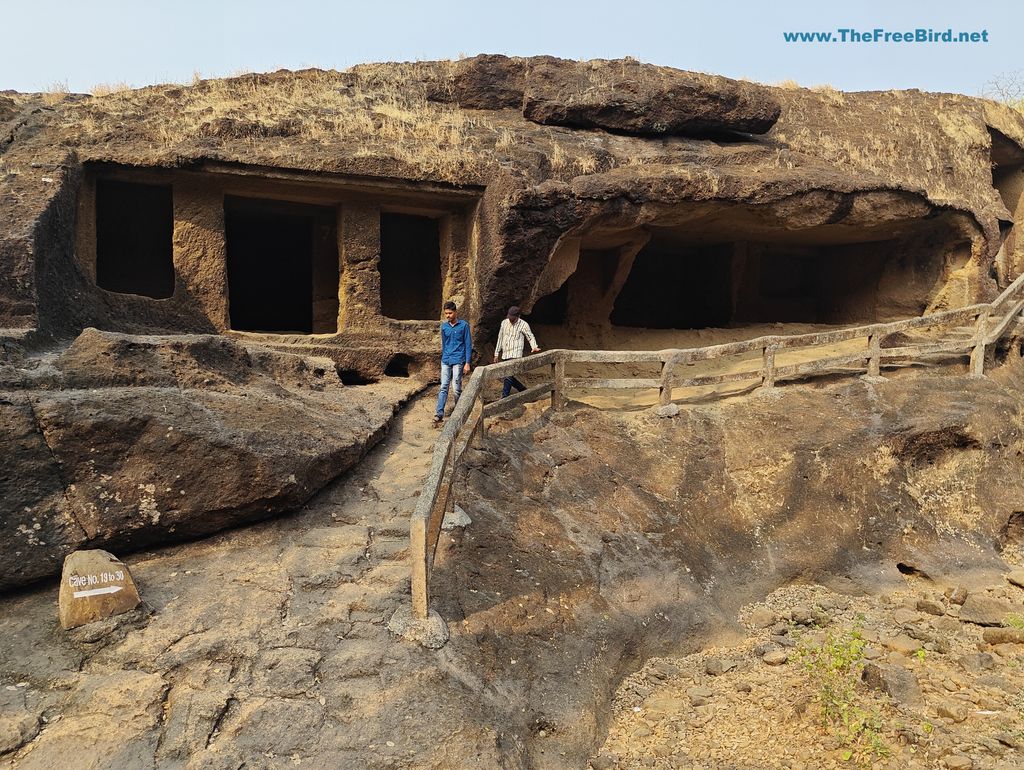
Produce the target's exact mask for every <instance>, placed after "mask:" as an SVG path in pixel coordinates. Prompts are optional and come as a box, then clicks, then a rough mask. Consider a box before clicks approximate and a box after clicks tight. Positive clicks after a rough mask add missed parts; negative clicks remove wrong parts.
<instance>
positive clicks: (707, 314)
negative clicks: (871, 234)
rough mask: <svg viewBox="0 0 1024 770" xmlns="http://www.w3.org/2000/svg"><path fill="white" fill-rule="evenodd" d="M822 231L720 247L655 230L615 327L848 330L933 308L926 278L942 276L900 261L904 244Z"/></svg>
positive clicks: (621, 295)
mask: <svg viewBox="0 0 1024 770" xmlns="http://www.w3.org/2000/svg"><path fill="white" fill-rule="evenodd" d="M758 234H761V233H758ZM821 234H822V233H819V237H820V241H818V242H816V239H815V238H814V237H813V236H806V237H805V238H803V239H800V240H798V239H796V238H793V237H790V239H787V238H786V234H785V233H774V234H772V236H770V237H769V238H765V239H764V240H761V239H759V240H756V241H755V240H751V241H735V240H728V241H719V240H717V239H716V238H715V234H714V233H713V232H709V233H702V236H701V234H695V233H690V232H686V231H682V230H680V229H675V228H653V230H652V232H651V237H650V240H649V241H648V243H647V244H646V245H645V246H644V247H643V248H642V249H640V251H639V252H638V253H637V255H636V257H635V259H634V261H633V265H632V268H631V269H630V271H629V276H628V279H627V280H626V282H625V284H624V285H623V287H622V290H621V291H620V292H618V295H617V297H616V298H615V300H614V303H613V306H612V309H611V313H610V317H609V318H608V322H609V323H610V325H612V326H620V327H643V328H649V329H709V328H723V327H735V326H750V325H758V324H821V325H831V324H844V325H846V324H857V323H871V322H874V320H879V319H881V316H883V315H894V316H904V315H916V314H920V313H921V312H923V311H924V310H925V307H926V304H927V301H926V300H927V291H926V290H925V288H924V286H923V282H922V277H921V273H922V272H925V273H928V272H934V270H933V269H930V268H926V269H924V270H921V269H919V268H920V267H921V266H920V265H915V264H913V263H912V260H911V261H907V260H905V259H902V258H901V257H900V255H899V247H898V244H897V242H896V240H894V239H892V238H889V239H884V238H883V239H880V240H877V241H876V240H869V241H864V242H859V243H857V242H855V243H849V242H846V243H844V242H837V240H836V239H828V238H823V237H821ZM762 238H764V237H763V236H762ZM791 239H792V240H791ZM894 276H899V277H894ZM901 280H904V281H903V285H902V286H901V285H900V284H901ZM925 283H927V282H925Z"/></svg>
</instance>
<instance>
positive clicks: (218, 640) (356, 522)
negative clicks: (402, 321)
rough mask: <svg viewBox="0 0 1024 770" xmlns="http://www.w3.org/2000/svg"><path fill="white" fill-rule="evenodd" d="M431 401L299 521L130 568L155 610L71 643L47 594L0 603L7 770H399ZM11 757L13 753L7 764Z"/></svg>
mask: <svg viewBox="0 0 1024 770" xmlns="http://www.w3.org/2000/svg"><path fill="white" fill-rule="evenodd" d="M431 409H432V398H431V396H430V395H426V396H423V397H421V398H419V399H417V400H414V401H413V402H412V403H411V404H410V405H408V406H406V407H405V409H404V410H403V411H402V412H401V413H400V414H399V415H398V416H397V417H396V419H395V421H394V423H393V424H392V426H391V429H390V432H389V434H388V436H387V437H386V438H385V440H384V441H383V442H382V443H381V444H380V445H378V447H377V448H375V449H374V450H373V451H372V452H371V453H370V454H369V455H368V456H367V458H366V459H365V460H364V461H363V462H361V463H360V464H359V465H358V466H357V468H356V469H355V470H354V471H353V472H351V473H349V474H347V475H346V476H344V477H343V478H341V479H339V480H338V481H336V482H334V483H333V484H331V485H330V486H329V487H328V488H327V489H325V490H324V491H323V492H322V493H321V494H319V495H318V496H317V497H316V498H314V499H313V501H311V502H310V503H309V504H308V505H307V506H306V508H305V509H304V510H302V511H301V512H298V513H296V514H295V515H293V516H291V517H289V518H286V519H281V520H276V521H271V522H267V523H264V524H260V525H257V526H253V527H248V528H246V529H242V530H237V531H234V532H228V533H223V534H220V535H218V536H215V537H212V538H208V539H206V540H203V541H201V542H197V543H192V544H186V545H181V546H175V547H170V548H166V549H163V550H159V551H153V552H145V553H138V554H134V555H132V556H129V557H128V558H127V559H126V562H127V563H128V565H129V566H130V568H131V570H132V572H133V574H134V575H135V578H136V580H137V582H138V584H139V588H140V591H141V594H142V597H143V599H144V601H145V602H146V603H147V604H148V605H149V610H148V611H142V610H139V611H135V612H133V613H130V614H127V615H122V616H119V617H116V618H112V619H110V620H108V621H103V622H101V623H97V624H92V625H89V626H85V627H82V628H80V629H76V630H74V631H71V632H62V631H61V630H60V629H59V627H58V626H57V623H56V612H55V606H54V600H55V597H56V589H55V587H51V586H47V587H45V588H41V589H38V590H35V591H30V592H27V593H24V594H22V595H20V596H15V597H8V598H5V599H4V600H3V601H2V602H0V639H2V640H4V641H3V643H2V648H3V650H2V652H0V767H2V768H4V770H8V769H9V770H14V769H15V768H17V769H18V770H35V769H36V768H39V769H40V770H43V769H45V770H50V768H53V767H61V766H66V767H70V766H71V765H68V764H67V762H68V757H69V756H76V757H78V758H79V760H80V761H78V762H76V763H75V764H74V765H73V766H74V767H76V768H86V767H89V768H91V767H104V768H179V767H180V768H220V767H223V768H229V767H230V768H237V767H241V766H242V764H244V766H245V767H246V768H254V767H261V768H262V767H265V768H276V767H294V766H296V765H300V764H306V765H309V766H317V767H319V766H329V767H334V768H348V767H351V768H360V769H361V770H362V769H364V768H373V767H382V768H383V767H397V766H399V765H400V764H401V762H402V758H403V757H409V756H411V755H412V754H414V753H416V752H417V745H416V741H418V739H419V738H420V737H422V736H421V735H416V733H417V731H424V730H425V731H426V732H427V733H429V727H427V728H421V727H420V726H418V725H417V726H416V729H410V725H409V723H408V721H407V720H409V719H411V718H412V717H410V716H409V714H410V711H409V709H408V704H407V703H406V702H405V701H406V699H407V698H408V697H410V692H409V689H408V685H409V682H410V680H415V679H416V676H417V674H418V673H419V672H420V671H421V669H422V667H423V664H424V662H427V663H429V658H428V657H425V656H426V655H427V654H426V653H425V652H424V651H422V650H420V649H419V648H418V647H415V646H414V645H410V644H407V643H402V642H398V641H396V640H395V639H394V638H393V637H392V636H391V635H390V634H389V632H388V631H387V628H386V626H385V623H386V621H387V619H388V618H389V616H390V614H391V613H392V612H393V610H394V609H395V608H396V607H397V606H398V605H399V604H400V603H401V602H403V601H407V592H408V584H409V565H408V561H407V559H406V556H407V549H408V526H409V514H410V512H411V511H412V509H413V507H414V505H415V498H416V496H417V495H418V494H419V491H420V488H421V485H422V482H423V477H424V476H425V474H426V470H427V468H428V466H429V463H430V458H431V453H432V451H433V445H434V440H435V436H436V431H434V430H433V429H432V428H431V427H430V424H429V423H430V412H431ZM4 752H9V753H4Z"/></svg>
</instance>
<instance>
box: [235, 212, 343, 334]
mask: <svg viewBox="0 0 1024 770" xmlns="http://www.w3.org/2000/svg"><path fill="white" fill-rule="evenodd" d="M224 217H225V233H226V239H227V268H228V298H229V307H230V309H229V314H230V318H231V328H232V329H237V330H240V331H262V332H276V333H289V332H290V333H296V334H329V333H334V332H336V331H337V330H338V280H339V279H338V239H337V214H336V210H335V209H334V208H333V207H328V206H313V205H308V204H302V203H291V202H286V201H274V200H262V199H251V198H238V197H232V196H228V197H226V198H225V200H224Z"/></svg>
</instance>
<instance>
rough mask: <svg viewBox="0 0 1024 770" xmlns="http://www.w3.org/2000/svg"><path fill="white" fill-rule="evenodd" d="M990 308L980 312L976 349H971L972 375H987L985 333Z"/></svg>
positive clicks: (976, 329)
mask: <svg viewBox="0 0 1024 770" xmlns="http://www.w3.org/2000/svg"><path fill="white" fill-rule="evenodd" d="M989 312H990V311H989V310H988V309H985V310H982V311H981V312H980V313H978V325H977V327H975V330H974V350H972V351H971V376H972V377H984V376H985V335H986V333H987V332H988V317H989Z"/></svg>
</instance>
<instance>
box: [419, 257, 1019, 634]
mask: <svg viewBox="0 0 1024 770" xmlns="http://www.w3.org/2000/svg"><path fill="white" fill-rule="evenodd" d="M1018 295H1021V296H1018ZM1011 299H1015V300H1016V301H1014V302H1012V303H1011V304H1009V306H1008V310H1007V311H1006V312H1005V314H1004V315H1002V316H999V315H998V314H999V311H1001V310H1002V309H1003V307H1004V306H1006V305H1007V303H1009V302H1010V300H1011ZM1022 312H1024V274H1021V275H1020V276H1019V277H1018V278H1017V279H1016V280H1015V281H1013V283H1011V284H1010V285H1009V286H1008V287H1007V288H1006V289H1005V290H1004V291H1003V292H1002V293H1001V294H1000V295H999V296H998V297H997V298H996V299H995V300H993V301H992V302H991V303H985V304H977V305H969V306H967V307H962V308H957V309H954V310H946V311H943V312H940V313H933V314H931V315H925V316H919V317H915V318H906V319H901V320H898V321H890V322H886V323H874V324H866V325H862V326H851V327H845V328H842V329H833V330H829V331H825V332H811V333H807V334H793V335H765V336H761V337H755V338H753V339H750V340H742V341H739V342H727V343H722V344H717V345H708V346H704V347H698V348H666V349H664V350H656V351H636V350H619V351H613V350H567V349H554V350H547V351H545V352H543V353H538V354H535V355H530V356H527V357H525V358H518V359H512V360H508V361H502V362H500V363H495V364H489V365H485V366H480V367H478V368H477V369H476V370H475V371H474V372H473V374H472V376H471V377H470V378H469V382H468V383H467V385H466V388H465V389H464V390H463V391H462V394H461V397H460V398H459V402H458V404H456V406H455V409H454V410H452V413H451V416H450V417H449V418H448V420H447V422H446V424H445V425H444V427H443V428H442V430H441V434H440V436H439V437H438V440H437V443H436V445H435V447H434V455H433V458H432V459H431V464H430V470H429V471H428V473H427V478H426V480H425V482H424V486H423V491H422V492H421V494H420V497H419V499H418V501H417V503H416V508H415V510H414V511H413V514H412V519H411V522H410V540H411V549H410V554H411V558H412V562H413V564H412V594H413V612H414V614H415V615H416V616H417V617H419V618H425V617H426V616H427V612H428V609H429V608H428V593H429V578H430V570H431V567H432V565H433V559H434V552H435V550H436V548H437V542H438V537H439V535H440V529H441V523H442V520H443V515H444V511H445V510H447V509H448V504H449V503H450V502H452V501H451V500H450V498H451V484H452V482H453V481H454V476H455V472H456V466H457V463H458V459H459V454H460V452H459V450H458V443H459V439H460V437H461V434H462V432H463V430H464V429H465V427H466V424H467V423H468V422H469V420H470V416H471V415H472V413H473V412H474V410H475V409H476V408H477V406H478V405H479V407H480V409H479V414H478V416H477V417H476V419H475V421H474V424H473V428H472V429H471V431H470V436H469V438H468V439H467V441H466V444H467V445H468V443H469V441H471V440H472V438H473V436H475V435H476V434H477V432H478V431H481V432H482V431H483V430H484V427H485V426H484V420H485V418H486V416H487V414H488V413H493V412H496V411H498V410H497V409H493V408H488V409H486V410H485V408H484V407H485V403H484V400H483V390H484V385H485V384H486V383H487V382H491V381H494V380H498V379H501V378H503V377H509V376H513V375H516V374H519V373H521V372H526V371H530V370H532V369H537V368H539V367H542V366H546V365H550V366H551V367H552V379H553V382H551V383H547V384H545V385H544V386H543V387H541V386H537V387H535V388H531V389H530V390H531V391H533V393H532V394H530V393H524V394H523V396H524V397H526V398H528V399H530V400H536V399H537V398H542V397H543V396H545V395H547V394H548V393H550V394H551V400H552V405H553V406H554V407H555V408H558V407H559V405H560V404H561V400H562V398H563V392H564V384H565V377H564V367H565V364H566V363H607V364H626V363H661V364H662V376H661V379H660V380H651V379H649V378H622V379H611V380H570V382H572V383H573V384H576V383H577V382H580V383H592V384H590V385H587V386H589V387H598V388H600V387H611V388H619V387H636V385H631V384H630V383H631V382H633V383H639V387H643V388H654V387H655V383H657V387H658V388H659V390H660V393H661V399H660V400H661V402H662V403H668V401H670V400H671V393H672V389H673V387H682V386H686V384H687V383H700V384H701V385H709V384H717V383H723V382H730V381H738V380H741V379H742V380H749V379H755V378H757V377H758V376H760V377H761V385H762V387H769V388H770V387H772V386H774V384H775V382H776V380H777V379H778V378H779V377H793V376H801V375H802V376H807V375H813V374H815V373H820V372H824V371H827V370H828V367H829V366H831V367H835V366H840V365H847V364H851V363H856V362H857V361H865V360H866V361H867V373H868V375H874V376H877V375H878V374H879V371H880V363H881V359H883V358H917V357H919V356H922V355H934V354H938V353H949V354H957V355H963V354H965V353H966V352H968V351H970V352H971V364H970V372H971V374H972V375H982V374H983V373H984V355H985V349H986V347H987V346H989V345H992V344H993V343H995V342H997V341H998V340H999V339H1000V338H1001V337H1002V336H1003V335H1004V334H1006V332H1007V330H1008V329H1009V328H1010V327H1011V326H1012V325H1013V320H1014V318H1015V317H1019V316H1020V315H1021V313H1022ZM993 318H997V320H996V324H995V327H994V328H991V329H990V328H989V322H990V321H991V320H992V319H993ZM972 321H973V322H974V323H975V329H974V331H973V333H972V334H971V335H970V336H969V337H964V338H962V339H960V340H954V341H953V342H941V343H938V344H936V343H934V342H933V343H932V344H930V345H923V344H919V345H905V346H903V347H898V348H882V347H881V344H880V340H881V338H882V337H883V336H886V335H889V334H893V333H896V332H903V331H907V330H910V329H919V328H929V327H941V326H950V327H951V328H961V327H956V326H953V324H956V323H969V322H972ZM863 337H866V338H867V339H868V347H867V348H866V349H865V350H863V351H859V352H854V353H843V354H840V355H835V354H832V355H831V356H828V355H826V356H824V357H816V358H812V359H811V360H808V361H802V362H799V363H797V364H791V365H788V366H784V367H778V366H776V365H775V355H776V353H777V352H778V351H782V350H798V349H801V348H809V347H816V346H820V345H829V344H835V343H837V342H845V341H848V340H852V339H859V338H863ZM751 352H757V353H760V354H761V356H762V365H761V366H760V367H759V368H758V369H756V370H746V371H742V372H732V373H728V374H720V375H711V376H703V377H695V378H688V379H683V380H681V381H679V382H677V381H676V380H675V377H674V368H675V366H676V365H678V364H684V363H691V362H695V361H708V360H713V359H717V358H725V357H726V356H731V355H737V354H743V353H751ZM519 402H520V401H519V400H517V399H516V397H515V396H513V397H512V398H511V399H509V402H508V403H509V406H513V405H515V404H517V403H519ZM492 403H493V402H492ZM449 466H450V467H449ZM446 474H450V480H449V481H448V482H447V491H446V493H445V495H444V496H443V499H442V494H441V492H442V490H443V489H444V488H445V476H446ZM439 500H440V501H441V502H442V503H443V505H442V506H441V507H440V509H439V507H438V501H439Z"/></svg>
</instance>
